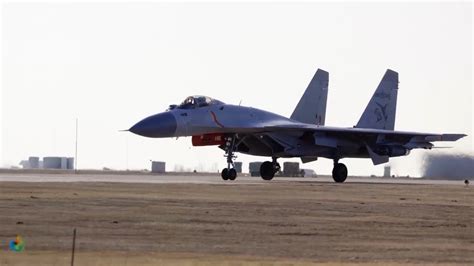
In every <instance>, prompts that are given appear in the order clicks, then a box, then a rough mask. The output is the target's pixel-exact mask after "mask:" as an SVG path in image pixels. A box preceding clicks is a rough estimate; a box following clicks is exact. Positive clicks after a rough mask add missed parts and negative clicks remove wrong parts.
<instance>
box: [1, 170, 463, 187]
mask: <svg viewBox="0 0 474 266" xmlns="http://www.w3.org/2000/svg"><path fill="white" fill-rule="evenodd" d="M2 181H8V182H117V183H156V184H226V185H236V184H237V185H238V184H240V185H244V184H268V183H270V182H271V183H275V182H308V183H311V182H323V183H328V182H329V183H332V182H334V181H333V180H332V178H331V177H328V176H322V177H317V178H294V177H275V178H274V179H273V180H272V181H270V182H269V181H265V180H262V179H261V178H260V177H249V176H243V175H240V176H238V177H237V179H236V180H234V181H224V180H222V179H221V177H220V175H219V174H214V175H202V174H199V175H193V174H189V175H152V174H149V175H146V174H140V175H133V174H130V175H125V174H120V175H109V174H77V175H76V174H72V173H71V174H66V175H64V174H25V173H20V174H11V173H0V182H2ZM346 182H347V183H383V184H425V185H428V184H432V185H434V184H437V185H459V184H462V181H454V180H427V179H420V178H369V177H350V176H349V177H348V178H347V180H346Z"/></svg>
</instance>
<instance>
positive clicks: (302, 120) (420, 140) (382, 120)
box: [129, 69, 466, 183]
mask: <svg viewBox="0 0 474 266" xmlns="http://www.w3.org/2000/svg"><path fill="white" fill-rule="evenodd" d="M328 83H329V74H328V72H326V71H324V70H321V69H318V70H317V71H316V74H315V75H314V77H313V79H312V80H311V82H310V84H309V85H308V87H307V89H306V91H305V92H304V94H303V96H302V97H301V99H300V101H299V102H298V104H297V106H296V108H295V110H294V111H293V113H292V115H291V116H290V118H287V117H284V116H281V115H278V114H275V113H271V112H268V111H264V110H260V109H257V108H253V107H245V106H240V105H232V104H225V103H223V102H221V101H219V100H216V99H212V98H210V97H207V96H190V97H187V98H186V99H185V100H184V101H183V102H182V103H181V104H179V105H170V106H169V108H168V109H167V110H166V111H165V112H162V113H158V114H155V115H152V116H149V117H147V118H145V119H143V120H141V121H140V122H138V123H136V124H135V125H134V126H132V127H131V128H130V129H129V131H131V132H132V133H135V134H138V135H141V136H144V137H150V138H169V137H183V136H191V137H192V144H193V146H208V145H215V146H218V147H219V148H220V149H222V150H224V152H225V156H226V158H227V167H226V168H224V169H223V170H222V171H221V176H222V178H223V179H224V180H235V178H236V177H237V172H236V170H235V169H234V159H235V155H234V154H235V153H236V152H239V153H244V154H250V155H257V156H266V157H270V158H271V159H272V160H271V161H266V162H264V163H262V165H261V167H260V175H261V177H262V178H263V179H264V180H271V179H273V177H274V176H275V173H276V172H278V171H279V170H280V165H279V163H278V162H277V160H278V158H291V157H299V158H301V161H302V162H303V163H307V162H311V161H315V160H317V159H318V157H323V158H327V159H331V160H333V161H334V167H333V170H332V177H333V179H334V181H335V182H338V183H342V182H344V181H345V180H346V178H347V174H348V171H347V167H346V166H345V165H344V164H343V163H341V162H340V160H341V159H344V158H370V159H371V160H372V162H373V164H374V165H378V164H382V163H386V162H388V161H389V158H390V157H398V156H404V155H408V154H409V153H410V151H411V150H413V149H431V148H433V147H434V145H433V143H432V142H435V141H456V140H458V139H460V138H462V137H465V136H466V135H464V134H434V133H420V132H406V131H396V130H394V125H395V113H396V105H397V93H398V83H399V82H398V73H397V72H395V71H393V70H390V69H388V70H387V71H386V72H385V75H384V76H383V78H382V81H381V82H380V84H379V85H378V87H377V89H376V90H375V93H374V94H373V96H372V98H371V99H370V101H369V103H368V104H367V106H366V108H365V111H364V112H363V113H362V116H361V117H360V119H359V122H358V123H357V125H355V126H354V127H352V128H346V127H331V126H325V125H324V124H325V116H326V101H327V93H328Z"/></svg>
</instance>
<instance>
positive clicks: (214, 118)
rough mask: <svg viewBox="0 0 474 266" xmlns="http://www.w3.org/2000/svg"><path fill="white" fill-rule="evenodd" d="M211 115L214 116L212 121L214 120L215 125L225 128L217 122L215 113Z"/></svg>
mask: <svg viewBox="0 0 474 266" xmlns="http://www.w3.org/2000/svg"><path fill="white" fill-rule="evenodd" d="M211 115H212V120H214V123H216V125H218V126H220V127H224V125H223V124H221V123H220V122H219V121H217V117H216V114H215V113H214V112H213V111H211Z"/></svg>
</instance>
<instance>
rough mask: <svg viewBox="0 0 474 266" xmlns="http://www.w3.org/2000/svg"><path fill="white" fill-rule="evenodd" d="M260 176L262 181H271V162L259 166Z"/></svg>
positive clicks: (273, 174)
mask: <svg viewBox="0 0 474 266" xmlns="http://www.w3.org/2000/svg"><path fill="white" fill-rule="evenodd" d="M260 176H261V177H262V179H263V180H272V179H273V177H274V176H275V169H274V168H273V164H272V162H269V161H266V162H264V163H262V165H261V166H260Z"/></svg>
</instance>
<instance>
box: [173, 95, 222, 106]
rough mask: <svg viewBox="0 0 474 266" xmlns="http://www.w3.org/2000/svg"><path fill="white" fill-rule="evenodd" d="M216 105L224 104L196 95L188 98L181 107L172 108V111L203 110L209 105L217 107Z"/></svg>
mask: <svg viewBox="0 0 474 266" xmlns="http://www.w3.org/2000/svg"><path fill="white" fill-rule="evenodd" d="M216 104H223V102H221V101H219V100H216V99H212V98H211V97H207V96H202V95H194V96H189V97H187V98H186V99H185V100H184V101H183V102H182V103H181V104H180V105H178V106H174V107H172V106H170V109H174V108H178V109H195V108H201V107H205V106H209V105H216Z"/></svg>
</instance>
